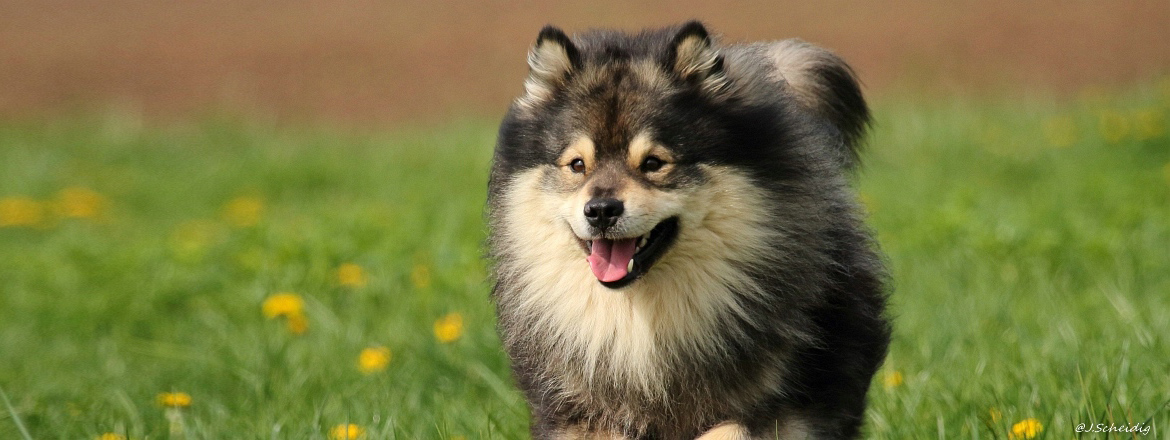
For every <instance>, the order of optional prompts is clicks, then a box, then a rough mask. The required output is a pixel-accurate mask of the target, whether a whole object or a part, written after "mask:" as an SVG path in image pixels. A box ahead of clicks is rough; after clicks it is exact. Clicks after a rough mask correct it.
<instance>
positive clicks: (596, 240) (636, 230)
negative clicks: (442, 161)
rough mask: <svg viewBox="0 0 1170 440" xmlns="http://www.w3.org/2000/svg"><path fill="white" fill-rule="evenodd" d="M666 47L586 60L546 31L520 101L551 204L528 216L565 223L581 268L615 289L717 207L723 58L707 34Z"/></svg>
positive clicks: (687, 32) (611, 51) (680, 36)
mask: <svg viewBox="0 0 1170 440" xmlns="http://www.w3.org/2000/svg"><path fill="white" fill-rule="evenodd" d="M664 37H665V36H664ZM660 40H661V41H658V42H657V44H656V45H657V46H658V47H652V46H654V44H651V45H648V47H645V48H625V49H624V50H622V51H620V53H619V51H618V49H616V48H603V49H602V50H601V51H600V53H601V54H604V55H605V56H604V57H599V56H596V55H594V57H593V58H590V59H583V55H582V53H581V52H580V51H579V50H578V48H577V47H576V46H575V45H574V44H573V43H572V42H571V41H569V40H568V38H567V37H565V36H564V35H563V34H561V33H559V31H550V30H547V29H546V31H545V32H542V34H541V38H540V39H539V40H538V42H537V45H536V47H535V48H534V49H533V51H532V53H531V54H530V57H529V62H530V64H531V67H532V72H533V73H532V76H531V77H530V78H529V80H528V82H527V84H526V86H527V87H526V89H527V90H526V91H527V93H526V95H525V96H524V97H523V98H521V99H520V103H519V106H520V107H521V108H520V109H519V113H521V114H522V115H523V116H522V117H527V118H531V119H532V120H533V122H532V124H531V125H530V129H531V130H532V132H531V133H529V134H526V135H525V136H523V137H524V139H525V140H526V141H528V145H526V146H525V148H526V150H525V151H524V153H525V154H527V155H530V156H531V157H534V158H535V163H534V164H533V165H534V168H535V169H536V170H539V171H538V173H539V178H538V179H537V182H534V183H533V184H534V185H536V186H537V187H538V188H539V189H540V196H541V198H542V199H545V202H543V203H542V205H545V207H543V208H539V209H533V210H531V211H528V212H525V215H526V216H533V217H545V218H546V220H547V222H548V223H549V224H554V225H558V226H559V227H560V228H561V234H564V235H565V236H566V237H569V238H571V242H572V243H573V247H574V248H575V249H574V250H573V251H574V252H576V253H577V256H578V257H579V258H578V259H577V262H576V264H579V265H581V266H582V267H585V268H588V269H589V272H590V273H592V274H593V276H594V277H595V278H596V282H599V283H601V285H603V286H605V287H608V288H613V289H616V288H621V287H625V286H627V285H630V284H631V283H635V282H637V281H638V280H639V279H641V278H642V277H643V276H644V275H645V274H647V273H649V272H650V271H652V270H654V266H655V264H656V263H658V262H659V261H660V260H662V259H663V258H666V257H667V256H668V255H669V254H670V253H671V251H672V249H673V248H674V247H675V244H676V243H677V242H678V241H679V238H680V237H682V238H684V239H686V238H687V237H690V236H693V235H695V234H697V233H701V231H697V230H695V229H697V228H703V227H705V225H704V224H703V219H705V218H708V217H709V210H710V209H719V206H718V204H712V203H710V202H711V193H712V192H713V191H714V192H716V193H717V192H718V189H717V188H713V187H712V184H713V183H715V182H714V181H713V179H712V176H711V174H712V173H713V172H715V171H716V170H715V168H714V167H713V166H714V165H715V163H716V161H715V160H714V159H713V158H714V157H722V158H727V157H728V156H729V155H728V154H727V153H726V152H719V151H717V150H719V149H720V148H723V147H725V145H721V144H720V142H716V141H713V139H714V138H716V137H717V135H718V133H713V131H714V132H717V131H718V129H717V128H715V127H713V125H715V124H713V123H712V121H710V120H709V119H708V118H707V117H708V116H709V115H707V114H705V112H704V111H703V105H701V104H702V103H703V102H706V101H709V100H710V99H711V98H712V97H711V96H709V94H712V93H718V89H719V88H720V87H721V86H722V82H723V81H724V78H723V72H722V60H721V58H720V57H718V55H717V54H716V53H715V52H714V51H713V50H712V49H711V47H710V40H709V39H708V37H707V34H706V31H705V30H703V28H702V27H701V26H696V27H692V28H689V29H683V30H681V31H679V32H678V33H677V34H675V35H674V36H673V38H672V39H669V40H668V39H665V38H661V39H660ZM594 44H600V45H605V42H604V38H602V39H601V42H599V43H594ZM585 49H587V50H588V51H587V52H586V54H598V53H599V51H598V50H597V48H596V47H586V48H585ZM607 50H608V53H607ZM640 50H641V51H644V52H639V51H640ZM730 155H731V156H734V153H731V154H730ZM745 191H746V190H745ZM558 241H559V240H558ZM551 243H552V242H547V243H546V245H551Z"/></svg>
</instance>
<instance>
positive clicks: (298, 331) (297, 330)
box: [285, 313, 309, 335]
mask: <svg viewBox="0 0 1170 440" xmlns="http://www.w3.org/2000/svg"><path fill="white" fill-rule="evenodd" d="M285 324H286V325H287V326H288V332H289V333H292V334H294V335H303V334H305V332H306V331H308V330H309V318H308V317H306V316H305V315H304V314H303V313H297V314H294V315H289V316H288V319H287V320H286V322H285Z"/></svg>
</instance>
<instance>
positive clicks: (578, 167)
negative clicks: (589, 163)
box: [569, 159, 585, 174]
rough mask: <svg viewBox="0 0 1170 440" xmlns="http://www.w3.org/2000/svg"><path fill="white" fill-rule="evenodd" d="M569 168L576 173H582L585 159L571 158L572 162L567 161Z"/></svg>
mask: <svg viewBox="0 0 1170 440" xmlns="http://www.w3.org/2000/svg"><path fill="white" fill-rule="evenodd" d="M569 170H571V171H573V172H574V173H577V174H581V173H584V172H585V161H584V160H581V159H573V161H572V162H569Z"/></svg>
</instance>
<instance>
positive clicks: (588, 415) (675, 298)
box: [488, 22, 890, 439]
mask: <svg viewBox="0 0 1170 440" xmlns="http://www.w3.org/2000/svg"><path fill="white" fill-rule="evenodd" d="M528 61H529V66H530V74H529V77H528V79H527V81H526V82H525V91H524V94H523V95H522V96H521V97H519V98H518V99H517V100H516V102H515V103H514V104H513V105H512V107H511V109H510V110H509V112H508V114H507V116H506V117H505V119H504V122H503V124H502V126H501V128H500V133H499V139H498V143H497V145H496V150H495V156H494V159H493V165H492V170H491V180H490V183H489V197H488V217H489V223H490V231H491V232H490V237H489V243H488V244H489V253H490V257H491V259H492V261H493V276H494V277H495V286H494V289H493V293H492V297H493V300H494V301H495V303H496V306H497V311H498V318H499V331H500V334H501V337H502V339H503V343H504V347H505V350H506V351H507V353H508V355H509V356H510V358H511V361H512V366H513V370H514V373H515V377H516V380H517V382H518V385H519V387H520V388H521V389H522V390H523V392H524V394H525V396H526V398H527V400H528V402H529V405H530V409H531V412H532V434H533V437H534V438H541V439H543V438H612V439H693V438H741V439H748V438H777V437H779V438H813V439H847V438H855V437H857V436H858V435H859V429H860V427H861V425H862V421H863V416H864V410H865V396H866V392H867V390H868V388H869V385H870V381H871V379H872V377H873V375H874V373H875V371H876V370H877V368H878V367H879V366H880V364H881V362H882V360H883V358H884V357H885V354H886V347H887V344H888V341H889V335H890V328H889V325H888V323H887V320H886V319H885V318H884V308H885V298H886V294H885V288H884V276H885V275H884V271H883V267H882V262H881V258H880V255H879V254H878V253H877V251H876V248H875V244H874V242H873V239H872V237H871V236H870V234H869V233H868V231H867V229H866V228H865V227H864V225H863V223H862V219H861V214H860V212H861V211H860V209H859V208H858V206H857V203H856V201H855V195H854V194H853V192H852V191H851V189H850V187H849V183H848V173H849V171H850V169H851V168H853V167H854V166H855V164H856V163H857V148H858V145H859V143H860V141H861V138H862V136H863V134H864V131H865V128H866V125H867V123H868V119H869V111H868V109H867V107H866V104H865V101H864V99H863V98H862V95H861V91H860V88H859V86H858V83H857V81H856V79H855V78H854V75H853V73H852V71H851V70H850V68H849V67H848V66H847V65H846V64H845V63H844V62H843V61H842V60H841V59H840V58H838V57H837V56H835V55H833V54H832V53H830V52H828V51H825V50H823V49H820V48H817V47H814V46H812V45H809V44H807V43H804V42H800V41H796V40H786V41H780V42H773V43H757V44H744V45H723V44H719V43H718V42H717V41H716V40H715V39H713V38H712V37H710V36H709V35H708V32H707V30H706V29H705V28H704V27H703V25H701V24H700V23H698V22H690V23H686V24H683V25H681V26H675V27H670V28H666V29H660V30H650V31H644V32H641V33H638V34H633V35H630V34H625V33H620V32H615V31H590V32H586V33H583V34H579V35H575V36H573V37H569V36H567V35H566V34H564V33H563V32H561V31H560V30H557V29H556V28H552V27H547V28H545V29H544V30H543V31H541V33H540V35H539V37H538V39H537V41H536V44H535V45H534V47H533V48H532V50H531V52H530V54H529V57H528Z"/></svg>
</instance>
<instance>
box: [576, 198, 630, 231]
mask: <svg viewBox="0 0 1170 440" xmlns="http://www.w3.org/2000/svg"><path fill="white" fill-rule="evenodd" d="M623 211H625V206H623V205H622V201H621V200H618V199H611V198H604V199H593V200H590V201H589V203H586V204H585V220H588V221H589V224H590V225H593V227H595V228H602V229H605V228H608V227H610V226H613V224H614V223H617V220H618V217H621V216H622V212H623Z"/></svg>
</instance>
